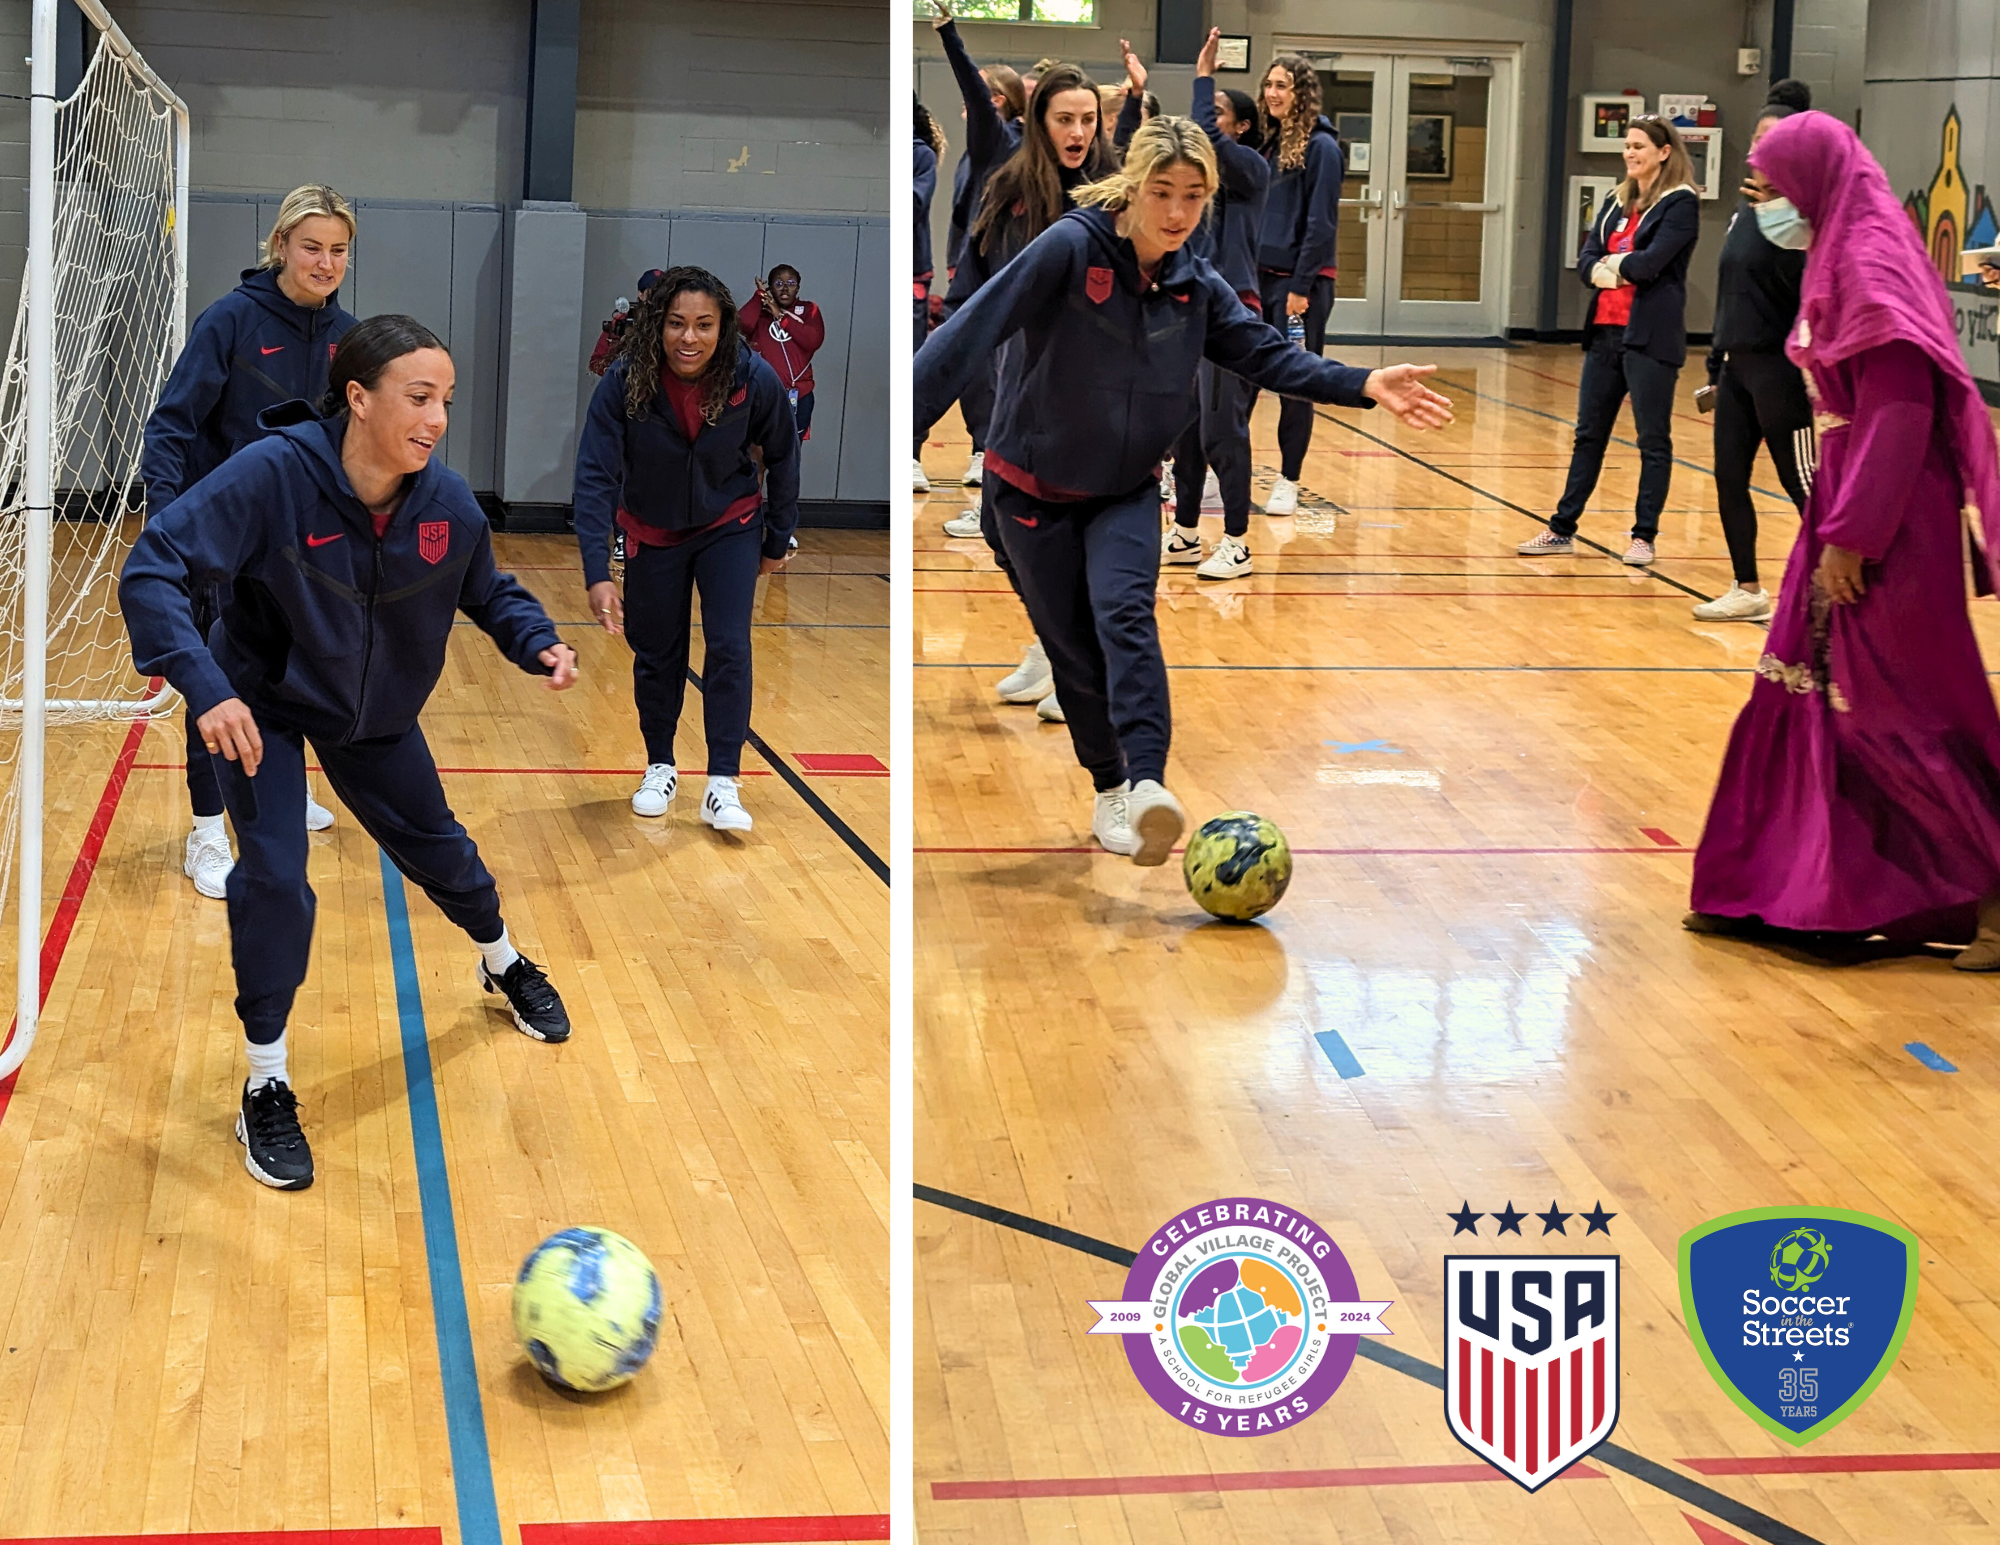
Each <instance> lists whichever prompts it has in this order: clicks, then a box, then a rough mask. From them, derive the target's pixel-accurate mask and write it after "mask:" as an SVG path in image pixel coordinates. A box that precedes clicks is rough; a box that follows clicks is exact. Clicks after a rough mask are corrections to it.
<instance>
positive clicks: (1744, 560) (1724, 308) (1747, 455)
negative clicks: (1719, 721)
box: [1694, 81, 1813, 622]
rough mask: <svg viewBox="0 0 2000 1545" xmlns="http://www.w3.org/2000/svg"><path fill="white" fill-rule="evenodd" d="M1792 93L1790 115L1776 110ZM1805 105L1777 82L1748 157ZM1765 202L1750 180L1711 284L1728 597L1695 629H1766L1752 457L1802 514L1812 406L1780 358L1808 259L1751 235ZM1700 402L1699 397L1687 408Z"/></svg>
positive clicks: (1755, 179)
mask: <svg viewBox="0 0 2000 1545" xmlns="http://www.w3.org/2000/svg"><path fill="white" fill-rule="evenodd" d="M1794 92H1797V93H1798V94H1799V95H1800V96H1802V97H1803V98H1804V100H1803V101H1798V102H1797V105H1796V106H1788V105H1785V104H1784V102H1783V101H1782V100H1781V93H1782V94H1783V95H1784V96H1787V97H1789V96H1791V95H1792V93H1794ZM1811 105H1812V94H1811V92H1810V91H1809V90H1807V88H1806V87H1805V86H1803V85H1801V84H1800V83H1799V82H1798V81H1779V82H1778V83H1777V84H1776V85H1774V86H1772V88H1771V101H1769V102H1767V103H1766V104H1765V106H1764V110H1763V111H1762V112H1761V113H1759V114H1758V115H1757V126H1756V128H1755V129H1754V130H1753V131H1752V132H1751V135H1750V149H1751V150H1752V151H1755V150H1756V148H1757V146H1758V145H1759V144H1761V143H1762V142H1763V139H1764V135H1765V134H1766V133H1767V132H1768V131H1769V130H1770V127H1771V125H1772V124H1774V123H1776V122H1778V121H1779V120H1780V119H1781V118H1789V117H1791V115H1792V114H1793V113H1794V112H1795V111H1803V110H1804V109H1805V108H1807V107H1810V106H1811ZM1770 196H1771V190H1770V187H1769V185H1768V184H1767V183H1765V182H1764V180H1763V179H1762V178H1761V177H1759V176H1758V175H1757V174H1756V173H1755V172H1750V173H1748V174H1747V176H1746V177H1745V180H1744V183H1743V200H1742V202H1741V203H1740V204H1739V205H1738V206H1737V208H1736V213H1735V214H1733V215H1731V216H1730V217H1729V230H1728V232H1727V234H1725V235H1724V236H1723V238H1722V261H1721V264H1720V265H1719V269H1718V272H1717V274H1716V285H1715V332H1714V340H1713V342H1712V343H1711V344H1710V345H1709V350H1708V384H1709V389H1710V395H1711V397H1712V399H1713V402H1714V410H1713V411H1714V413H1715V504H1716V508H1717V510H1718V511H1719V512H1720V513H1721V516H1722V537H1723V540H1724V541H1725V542H1727V543H1728V544H1729V563H1730V567H1731V569H1732V570H1733V575H1734V577H1733V582H1732V583H1731V584H1730V587H1729V588H1728V589H1727V590H1725V591H1724V592H1723V593H1722V594H1721V595H1719V596H1717V597H1716V598H1715V599H1714V600H1712V601H1703V602H1702V603H1701V604H1700V605H1698V606H1696V607H1695V609H1694V615H1695V617H1696V618H1697V619H1698V620H1699V621H1702V622H1766V621H1769V620H1770V616H1771V598H1770V596H1769V595H1767V594H1766V593H1765V591H1764V587H1763V586H1762V585H1760V584H1759V583H1758V582H1757V506H1756V504H1755V503H1753V502H1752V500H1751V498H1750V469H1751V467H1752V466H1753V465H1754V464H1755V462H1756V460H1757V447H1758V445H1759V444H1762V445H1764V446H1766V447H1767V448H1768V449H1769V450H1770V452H1771V465H1772V466H1773V467H1774V468H1776V469H1777V473H1778V481H1779V483H1780V484H1782V485H1783V486H1784V490H1785V492H1786V493H1787V494H1789V495H1790V496H1791V500H1792V503H1793V504H1794V505H1796V506H1797V507H1798V508H1799V509H1800V510H1804V509H1805V507H1806V484H1805V479H1806V476H1807V474H1809V473H1810V471H1811V469H1812V444H1813V435H1812V404H1811V403H1810V402H1808V401H1807V400H1806V383H1805V377H1803V376H1802V375H1800V374H1799V367H1798V366H1796V365H1794V364H1793V363H1792V362H1791V361H1790V360H1788V359H1786V358H1785V340H1786V338H1787V337H1789V336H1790V335H1791V331H1792V324H1793V323H1794V322H1796V321H1797V320H1798V316H1799V285H1800V283H1801V281H1802V280H1803V279H1804V277H1805V271H1806V255H1805V254H1804V253H1803V252H1789V251H1787V250H1786V249H1785V248H1783V247H1780V246H1777V245H1775V244H1773V243H1772V241H1771V240H1770V238H1769V237H1767V236H1766V235H1765V234H1764V233H1763V231H1762V230H1760V229H1759V228H1758V225H1757V205H1758V204H1760V203H1762V202H1763V201H1764V200H1765V199H1767V198H1769V197H1770ZM1695 400H1696V401H1697V402H1699V401H1701V398H1700V397H1699V396H1697V397H1696V399H1695Z"/></svg>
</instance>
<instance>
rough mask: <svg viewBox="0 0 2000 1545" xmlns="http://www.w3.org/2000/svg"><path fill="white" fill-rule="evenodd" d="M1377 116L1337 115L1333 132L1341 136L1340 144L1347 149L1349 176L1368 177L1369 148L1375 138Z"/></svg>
mask: <svg viewBox="0 0 2000 1545" xmlns="http://www.w3.org/2000/svg"><path fill="white" fill-rule="evenodd" d="M1374 129H1375V115H1374V114H1372V113H1335V114H1334V115H1333V132H1334V133H1336V134H1338V135H1339V136H1340V142H1341V143H1342V144H1343V145H1345V146H1346V147H1347V175H1348V176H1350V177H1354V176H1366V175H1367V172H1368V163H1369V155H1368V146H1369V143H1370V141H1372V140H1373V139H1374V137H1375V135H1374Z"/></svg>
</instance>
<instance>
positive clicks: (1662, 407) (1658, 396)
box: [1515, 117, 1701, 568]
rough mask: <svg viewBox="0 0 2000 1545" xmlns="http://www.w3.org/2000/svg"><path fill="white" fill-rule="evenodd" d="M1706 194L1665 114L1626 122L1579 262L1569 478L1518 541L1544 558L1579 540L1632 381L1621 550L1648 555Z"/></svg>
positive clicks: (1662, 491) (1670, 440)
mask: <svg viewBox="0 0 2000 1545" xmlns="http://www.w3.org/2000/svg"><path fill="white" fill-rule="evenodd" d="M1700 234H1701V204H1700V201H1699V197H1698V195H1697V194H1696V192H1695V187H1694V167H1693V165H1692V164H1691V163H1690V162H1689V160H1688V153H1687V147H1686V146H1684V145H1683V144H1682V143H1681V137H1680V135H1679V134H1678V133H1676V132H1675V130H1674V126H1673V125H1672V124H1670V123H1668V122H1667V121H1666V120H1665V119H1664V118H1654V117H1646V118H1635V119H1634V120H1633V121H1632V126H1631V128H1629V129H1627V130H1626V131H1625V178H1624V181H1622V182H1620V183H1619V184H1618V186H1617V187H1615V188H1613V189H1612V190H1611V192H1610V194H1609V195H1608V196H1607V197H1606V198H1605V200H1604V205H1603V207H1602V208H1601V209H1599V210H1598V212H1597V219H1596V220H1595V221H1594V222H1593V223H1592V225H1591V228H1590V235H1589V236H1588V237H1586V238H1585V240H1584V243H1583V254H1582V256H1581V257H1579V258H1578V259H1577V264H1576V271H1577V273H1578V274H1579V275H1581V276H1582V279H1583V282H1584V283H1585V284H1587V285H1589V286H1590V287H1591V294H1590V310H1589V311H1588V312H1587V313H1586V314H1585V316H1584V319H1583V338H1584V344H1583V347H1584V356H1583V380H1582V382H1581V383H1580V384H1579V385H1578V387H1577V404H1576V444H1575V448H1574V449H1573V450H1572V451H1571V452H1570V459H1569V480H1568V482H1567V483H1566V484H1565V485H1564V486H1563V493H1562V499H1561V501H1560V502H1559V503H1558V504H1557V505H1556V513H1555V515H1554V517H1553V518H1552V519H1551V520H1550V521H1549V526H1548V529H1547V530H1546V531H1542V532H1538V533H1537V534H1536V535H1535V536H1534V537H1533V538H1531V539H1530V540H1528V541H1526V542H1523V543H1521V545H1520V546H1519V547H1517V548H1516V549H1515V551H1516V552H1518V553H1520V554H1521V555H1522V556H1523V557H1527V558H1542V557H1548V556H1550V555H1555V554H1564V553H1571V552H1574V551H1575V550H1576V527H1577V522H1578V521H1580V520H1581V519H1582V518H1583V507H1584V505H1585V504H1586V503H1588V502H1589V500H1590V496H1591V493H1592V492H1593V491H1594V490H1595V489H1596V487H1597V475H1598V473H1599V472H1600V471H1602V470H1603V467H1604V448H1605V447H1606V446H1607V445H1609V444H1610V443H1611V426H1612V425H1613V424H1614V423H1615V422H1616V421H1617V418H1618V406H1619V404H1620V403H1622V402H1624V400H1625V397H1626V394H1627V393H1628V392H1629V393H1630V394H1631V397H1632V422H1633V425H1634V427H1635V428H1636V429H1637V430H1638V433H1639V497H1638V503H1637V507H1636V509H1635V510H1634V512H1633V516H1632V533H1631V538H1630V545H1629V546H1627V547H1626V549H1625V555H1624V561H1625V562H1627V563H1629V564H1631V565H1633V567H1635V568H1638V567H1643V566H1644V565H1646V564H1648V563H1651V562H1652V561H1653V544H1654V543H1655V542H1656V541H1658V540H1659V535H1660V511H1661V510H1662V509H1664V508H1665V507H1666V503H1667V485H1668V483H1669V482H1670V481H1671V480H1672V478H1673V472H1674V428H1673V416H1674V381H1675V379H1676V378H1677V377H1678V376H1679V375H1680V370H1681V366H1682V365H1683V364H1685V363H1686V362H1687V271H1688V260H1689V259H1690V258H1692V257H1693V256H1694V244H1695V239H1696V238H1697V237H1698V236H1700Z"/></svg>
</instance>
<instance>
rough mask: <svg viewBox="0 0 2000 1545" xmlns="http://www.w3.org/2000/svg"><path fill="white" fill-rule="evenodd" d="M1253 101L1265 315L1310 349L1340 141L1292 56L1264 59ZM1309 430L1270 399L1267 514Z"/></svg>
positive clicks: (1310, 77)
mask: <svg viewBox="0 0 2000 1545" xmlns="http://www.w3.org/2000/svg"><path fill="white" fill-rule="evenodd" d="M1258 100H1259V104H1260V105H1261V107H1262V108H1263V118H1262V132H1263V139H1264V157H1265V160H1266V161H1267V162H1268V163H1269V165H1270V168H1271V187H1270V192H1269V193H1268V194H1267V195H1266V196H1265V199H1264V221H1263V227H1262V230H1261V232H1260V235H1259V240H1258V247H1257V266H1258V273H1259V284H1260V288H1261V290H1262V292H1263V298H1264V320H1265V321H1267V322H1269V323H1270V324H1271V325H1272V326H1273V327H1275V328H1277V329H1278V330H1279V331H1280V332H1283V333H1286V334H1287V336H1290V335H1291V328H1292V320H1293V318H1297V319H1298V334H1297V341H1298V342H1299V343H1301V344H1302V346H1303V347H1304V348H1305V351H1306V352H1307V353H1308V354H1313V355H1318V354H1320V353H1323V352H1324V351H1325V349H1326V319H1327V318H1328V317H1329V316H1331V315H1332V314H1333V264H1334V244H1335V240H1336V238H1337V237H1338V235H1339V221H1340V184H1341V180H1342V179H1343V178H1344V177H1345V176H1346V175H1347V171H1346V165H1345V162H1344V160H1343V158H1342V156H1341V153H1340V139H1339V137H1338V136H1337V135H1336V134H1335V133H1334V131H1333V125H1332V124H1330V123H1328V122H1327V121H1326V117H1325V115H1324V114H1322V113H1321V112H1320V95H1319V76H1318V75H1317V74H1316V73H1315V72H1314V70H1313V67H1312V66H1311V65H1310V64H1309V63H1307V62H1306V60H1305V59H1304V58H1303V57H1302V56H1300V55H1298V54H1280V55H1278V57H1277V58H1276V59H1274V60H1272V61H1271V65H1270V68H1268V69H1267V70H1265V71H1264V81H1263V85H1262V87H1261V88H1260V89H1259V91H1258ZM1252 406H1253V407H1254V406H1255V398H1254V394H1253V397H1252ZM1312 428H1313V410H1312V404H1311V403H1309V402H1283V403H1280V404H1279V405H1278V456H1279V461H1280V466H1279V476H1278V478H1277V480H1276V481H1275V482H1273V483H1272V484H1271V497H1270V498H1268V499H1266V500H1265V501H1264V513H1265V514H1266V515H1296V514H1297V513H1298V509H1299V479H1300V478H1301V477H1303V476H1305V466H1306V452H1307V451H1308V450H1310V449H1311V448H1312Z"/></svg>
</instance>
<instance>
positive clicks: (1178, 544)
mask: <svg viewBox="0 0 2000 1545" xmlns="http://www.w3.org/2000/svg"><path fill="white" fill-rule="evenodd" d="M1160 562H1162V563H1199V562H1201V538H1200V537H1198V536H1196V535H1195V534H1194V533H1193V532H1192V531H1190V530H1188V529H1187V527H1185V526H1179V525H1176V526H1169V527H1168V528H1167V534H1166V535H1165V536H1163V537H1161V538H1160Z"/></svg>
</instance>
